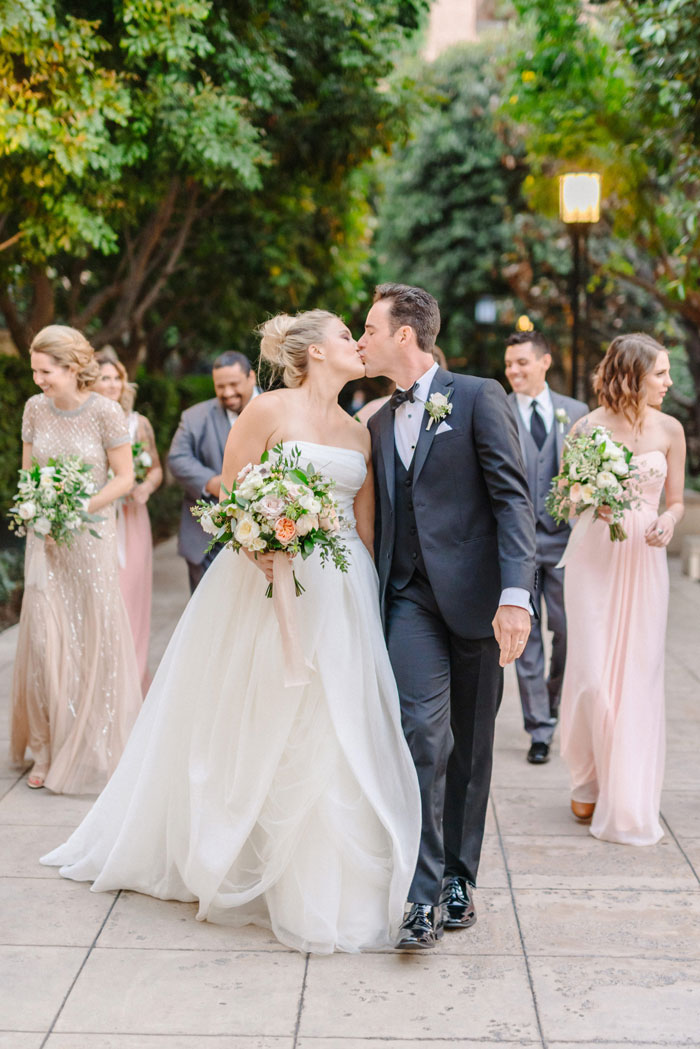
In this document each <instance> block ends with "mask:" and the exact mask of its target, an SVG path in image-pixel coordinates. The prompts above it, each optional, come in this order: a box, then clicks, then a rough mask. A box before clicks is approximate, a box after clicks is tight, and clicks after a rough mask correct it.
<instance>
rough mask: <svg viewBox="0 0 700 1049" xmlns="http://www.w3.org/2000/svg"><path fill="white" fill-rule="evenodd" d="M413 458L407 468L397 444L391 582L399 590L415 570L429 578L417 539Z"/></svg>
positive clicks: (408, 580) (395, 451) (395, 452)
mask: <svg viewBox="0 0 700 1049" xmlns="http://www.w3.org/2000/svg"><path fill="white" fill-rule="evenodd" d="M415 461H416V459H415V455H414V457H413V459H411V465H410V466H409V468H408V470H407V469H406V467H405V466H404V464H403V462H402V461H401V456H400V455H399V453H398V452H397V450H396V445H394V476H395V484H394V514H395V521H396V532H395V535H394V556H393V558H392V562H391V572H390V575H389V582H390V583H391V585H392V586H395V587H396V588H397V589H398V590H400V589H401V588H402V587H404V586H406V585H407V584H408V583H409V582H410V580H411V577H412V575H413V573H414V572H416V571H417V572H420V573H421V575H423V576H425V577H426V578H427V572H426V570H425V562H424V561H423V554H422V552H421V548H420V541H419V539H418V528H417V527H416V513H415V510H414V509H413V464H414V462H415Z"/></svg>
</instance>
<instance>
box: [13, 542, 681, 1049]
mask: <svg viewBox="0 0 700 1049" xmlns="http://www.w3.org/2000/svg"><path fill="white" fill-rule="evenodd" d="M184 578H185V571H184V566H183V565H182V564H181V563H179V562H178V561H177V559H176V558H175V556H174V552H173V545H172V543H168V544H165V545H163V546H161V547H159V548H158V550H157V557H156V594H157V599H156V604H155V609H154V637H153V656H154V659H155V660H157V658H158V656H159V655H160V653H161V652H162V650H163V647H164V645H165V644H166V643H167V638H168V636H169V634H170V631H171V629H172V627H173V625H174V622H175V620H176V619H177V616H178V614H179V612H180V610H181V608H182V605H183V603H184V600H185V599H186V593H185V588H184ZM672 580H673V593H672V602H671V624H670V631H669V642H668V656H669V658H668V714H669V720H668V735H669V746H668V766H667V773H666V791H665V794H664V801H663V816H664V820H665V824H666V827H667V831H668V832H667V835H666V837H665V838H664V840H663V842H662V843H661V844H659V845H658V846H655V847H653V848H644V849H635V848H629V847H625V846H617V845H609V844H603V843H601V842H598V841H596V840H594V839H593V838H591V837H590V835H588V833H587V832H586V829H585V828H584V827H581V826H578V825H577V824H576V823H575V822H574V821H573V820H572V819H571V818H570V817H569V815H568V812H567V806H568V799H567V791H566V774H565V771H564V768H563V765H562V762H561V761H560V759H559V758H558V756H557V757H555V758H554V759H553V760H552V761H551V762H550V764H549V765H547V766H544V767H542V768H532V767H531V766H529V765H527V763H526V762H525V751H526V745H527V742H528V741H527V737H526V736H525V735H524V734H523V732H522V728H521V724H520V713H519V703H518V699H517V692H516V688H515V679H514V674H513V673H512V672H510V673H509V674H508V678H507V689H506V696H505V700H504V707H503V711H502V714H501V716H500V718H499V726H498V744H497V755H496V763H495V772H494V782H493V795H492V805H491V810H490V813H489V822H488V828H487V838H486V842H485V850H484V863H483V874H482V877H481V882H480V887H479V891H478V894H477V903H478V907H479V921H478V923H477V925H476V926H475V927H474V928H473V929H472V930H469V931H467V932H463V933H453V934H451V935H448V936H446V937H445V939H444V940H443V943H442V945H441V946H440V948H439V950H437V951H435V952H434V953H432V954H430V955H429V956H406V955H403V956H399V955H396V954H393V953H390V952H385V953H376V954H368V955H362V956H350V955H334V956H332V957H327V958H326V957H311V958H307V957H304V956H303V955H299V954H295V953H293V952H291V951H287V950H285V949H284V948H282V947H280V945H279V944H277V943H276V942H275V941H274V940H273V939H272V938H271V936H270V935H269V934H267V933H266V932H264V931H262V930H256V929H254V928H248V929H246V930H237V931H236V930H227V929H224V928H220V927H217V926H214V925H206V924H201V923H198V922H196V921H195V920H194V913H195V907H194V906H191V905H189V904H178V903H165V902H162V901H158V900H153V899H150V898H148V897H144V896H139V895H137V894H134V893H129V892H121V893H105V894H94V893H90V892H89V891H88V887H87V885H84V884H75V883H73V882H68V881H63V880H62V879H61V878H60V877H59V876H58V875H57V873H56V871H55V870H52V869H47V868H45V867H41V866H39V864H38V862H37V859H38V857H39V856H40V855H41V854H42V853H43V852H46V851H47V850H48V849H50V848H52V847H53V846H55V845H57V844H58V843H59V842H61V841H62V840H64V838H65V837H66V836H67V834H68V832H69V830H70V829H71V828H72V827H73V826H75V824H76V823H77V822H78V821H79V820H80V818H81V817H82V815H83V814H84V813H85V812H86V811H87V809H88V807H89V804H90V803H89V801H88V800H86V799H83V798H75V797H58V796H52V795H50V794H49V793H47V792H46V791H37V792H32V791H29V790H27V788H26V786H25V784H24V783H23V782H22V781H21V780H18V777H16V776H12V775H11V774H10V772H9V770H8V767H7V764H6V763H5V764H3V765H2V767H0V777H1V778H0V793H2V794H3V797H2V801H0V893H1V894H2V896H1V903H0V945H1V946H0V1049H40V1047H43V1046H46V1047H47V1049H200V1047H202V1049H372V1047H374V1049H415V1047H417V1046H422V1045H426V1046H430V1047H431V1049H489V1047H495V1046H501V1049H503V1044H504V1043H505V1044H506V1045H507V1046H533V1047H536V1046H550V1045H551V1046H556V1047H557V1049H574V1047H576V1049H586V1047H588V1046H593V1045H605V1046H607V1047H608V1049H618V1047H621V1046H622V1044H623V1043H624V1045H625V1046H627V1047H630V1046H643V1045H644V1046H648V1045H666V1046H681V1045H682V1046H695V1047H700V805H699V801H700V646H699V645H698V634H699V631H700V586H698V585H697V584H693V583H691V582H689V581H688V580H687V579H684V578H682V577H681V576H680V571H679V567H678V563H677V561H675V560H674V561H673V562H672ZM15 639H16V628H12V629H11V630H9V631H6V632H5V634H3V635H1V636H0V670H1V672H2V703H3V707H4V710H3V718H2V722H0V724H2V725H6V717H5V711H6V708H7V697H8V692H9V672H10V666H11V660H12V654H13V648H14V642H15ZM6 731H7V730H6V728H5V729H3V730H2V735H6ZM0 747H1V748H2V752H3V753H4V752H6V749H7V744H6V742H2V741H0Z"/></svg>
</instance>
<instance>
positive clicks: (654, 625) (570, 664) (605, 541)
mask: <svg viewBox="0 0 700 1049" xmlns="http://www.w3.org/2000/svg"><path fill="white" fill-rule="evenodd" d="M670 386H671V376H670V371H669V359H668V354H667V353H666V351H665V350H664V349H663V347H662V346H660V345H659V343H657V342H656V341H655V340H654V339H652V338H650V337H649V336H648V335H643V334H632V335H620V336H618V337H617V338H616V339H614V340H613V342H612V343H611V344H610V346H609V348H608V351H607V353H606V354H605V357H604V358H603V360H602V362H601V364H600V365H599V367H598V369H597V371H596V374H595V381H594V389H595V391H596V393H597V395H598V401H599V405H600V406H599V407H598V408H596V409H595V411H593V412H591V413H590V414H589V415H586V416H584V417H583V419H581V420H579V422H578V423H576V425H575V427H574V429H573V432H574V433H576V432H577V431H580V430H581V429H584V428H585V427H587V426H588V427H592V426H605V427H607V428H608V429H609V430H610V431H611V433H612V436H613V438H614V439H615V440H616V441H619V442H622V443H623V444H625V445H627V447H628V448H630V449H631V451H632V452H633V457H634V458H633V463H634V465H635V466H636V467H637V469H638V474H637V480H638V482H639V494H640V502H639V503H638V504H637V505H635V506H634V508H632V509H630V510H627V511H625V520H624V522H623V523H624V528H625V531H626V532H627V539H626V540H623V541H622V542H612V541H611V540H610V537H609V533H608V525H607V523H606V521H605V520H597V521H594V522H593V523H592V525H591V527H590V528H589V530H588V532H587V533H586V534H585V535H584V536H583V537H582V538H581V537H579V538H580V542H578V543H576V544H575V545H573V546H572V549H571V553H570V555H569V556H568V557H567V559H566V571H565V578H564V595H565V605H566V619H567V624H568V632H569V647H568V654H567V662H566V671H565V675H564V684H563V690H562V701H561V733H562V748H561V749H562V755H563V757H564V759H565V760H566V763H567V765H568V766H569V772H570V775H571V786H572V791H571V798H572V800H571V809H572V811H573V813H574V815H575V816H576V817H577V819H580V820H589V819H590V820H591V826H590V831H591V834H593V835H594V837H596V838H601V839H603V840H604V841H613V842H619V843H621V844H626V845H653V844H655V843H656V842H657V841H659V839H660V838H661V837H663V830H662V828H661V824H660V822H659V804H660V798H661V787H662V783H663V772H664V753H665V727H664V645H665V634H666V615H667V609H668V568H667V563H666V547H667V546H668V543H669V542H670V540H671V537H672V536H673V531H674V528H675V527H676V525H677V524H678V522H679V521H680V519H681V517H682V516H683V512H684V508H683V483H684V467H685V438H684V435H683V429H682V427H681V424H680V423H679V422H678V420H676V419H674V418H672V417H671V416H669V415H664V414H663V413H662V412H661V411H660V410H659V409H660V408H661V403H662V401H663V398H664V396H665V394H666V392H667V390H668V389H669V387H670ZM664 487H665V491H666V509H665V510H664V512H663V513H661V514H659V499H660V496H661V493H662V491H663V489H664ZM575 531H576V529H575V528H574V534H575Z"/></svg>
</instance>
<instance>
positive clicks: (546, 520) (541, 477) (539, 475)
mask: <svg viewBox="0 0 700 1049" xmlns="http://www.w3.org/2000/svg"><path fill="white" fill-rule="evenodd" d="M556 425H557V423H556V421H555V422H554V423H553V425H552V427H551V429H550V431H549V433H548V434H547V437H546V439H545V442H544V444H543V445H542V447H541V448H538V447H537V445H536V444H535V441H534V439H533V437H532V436H531V434H530V432H529V430H526V432H525V449H526V456H525V458H526V460H527V461H526V467H527V485H528V488H529V489H530V498H531V499H532V505H533V507H534V510H535V521H536V523H537V528H538V529H542V530H543V531H545V532H550V533H554V532H565V531H568V528H569V526H568V525H567V524H566V523H565V522H564V523H562V524H557V523H556V521H555V520H554V518H552V517H550V515H549V514H548V513H547V511H546V510H545V505H544V504H545V500H546V498H547V496H548V494H549V489H550V488H551V486H552V478H553V477H555V476H556V475H557V474H558V473H559V462H558V460H557V442H556V434H555V427H556Z"/></svg>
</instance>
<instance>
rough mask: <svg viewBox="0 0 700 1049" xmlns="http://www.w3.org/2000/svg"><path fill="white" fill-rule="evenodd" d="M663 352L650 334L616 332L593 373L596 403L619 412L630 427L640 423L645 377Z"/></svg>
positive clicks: (642, 410) (643, 403)
mask: <svg viewBox="0 0 700 1049" xmlns="http://www.w3.org/2000/svg"><path fill="white" fill-rule="evenodd" d="M663 352H664V348H663V346H662V345H661V344H660V343H658V342H657V341H656V339H652V337H651V335H645V334H644V333H643V332H632V333H631V334H629V335H618V336H617V338H615V339H613V341H612V342H611V343H610V345H609V346H608V349H607V351H606V354H605V356H604V357H603V359H602V361H601V362H600V364H599V365H598V367H597V368H596V370H595V373H594V375H593V389H594V391H595V392H596V394H597V395H598V403H599V404H600V405H601V406H603V407H605V408H608V409H609V410H610V411H611V412H621V414H622V415H623V416H624V417H625V419H627V421H628V422H629V423H630V424H631V425H632V426H633V427H635V428H637V427H638V426H639V425H641V421H642V415H643V413H644V407H645V404H646V383H645V379H646V377H647V375H648V374H649V372H650V371H651V370H652V368H653V367H654V365H655V363H656V358H657V357H658V355H659V353H663Z"/></svg>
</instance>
